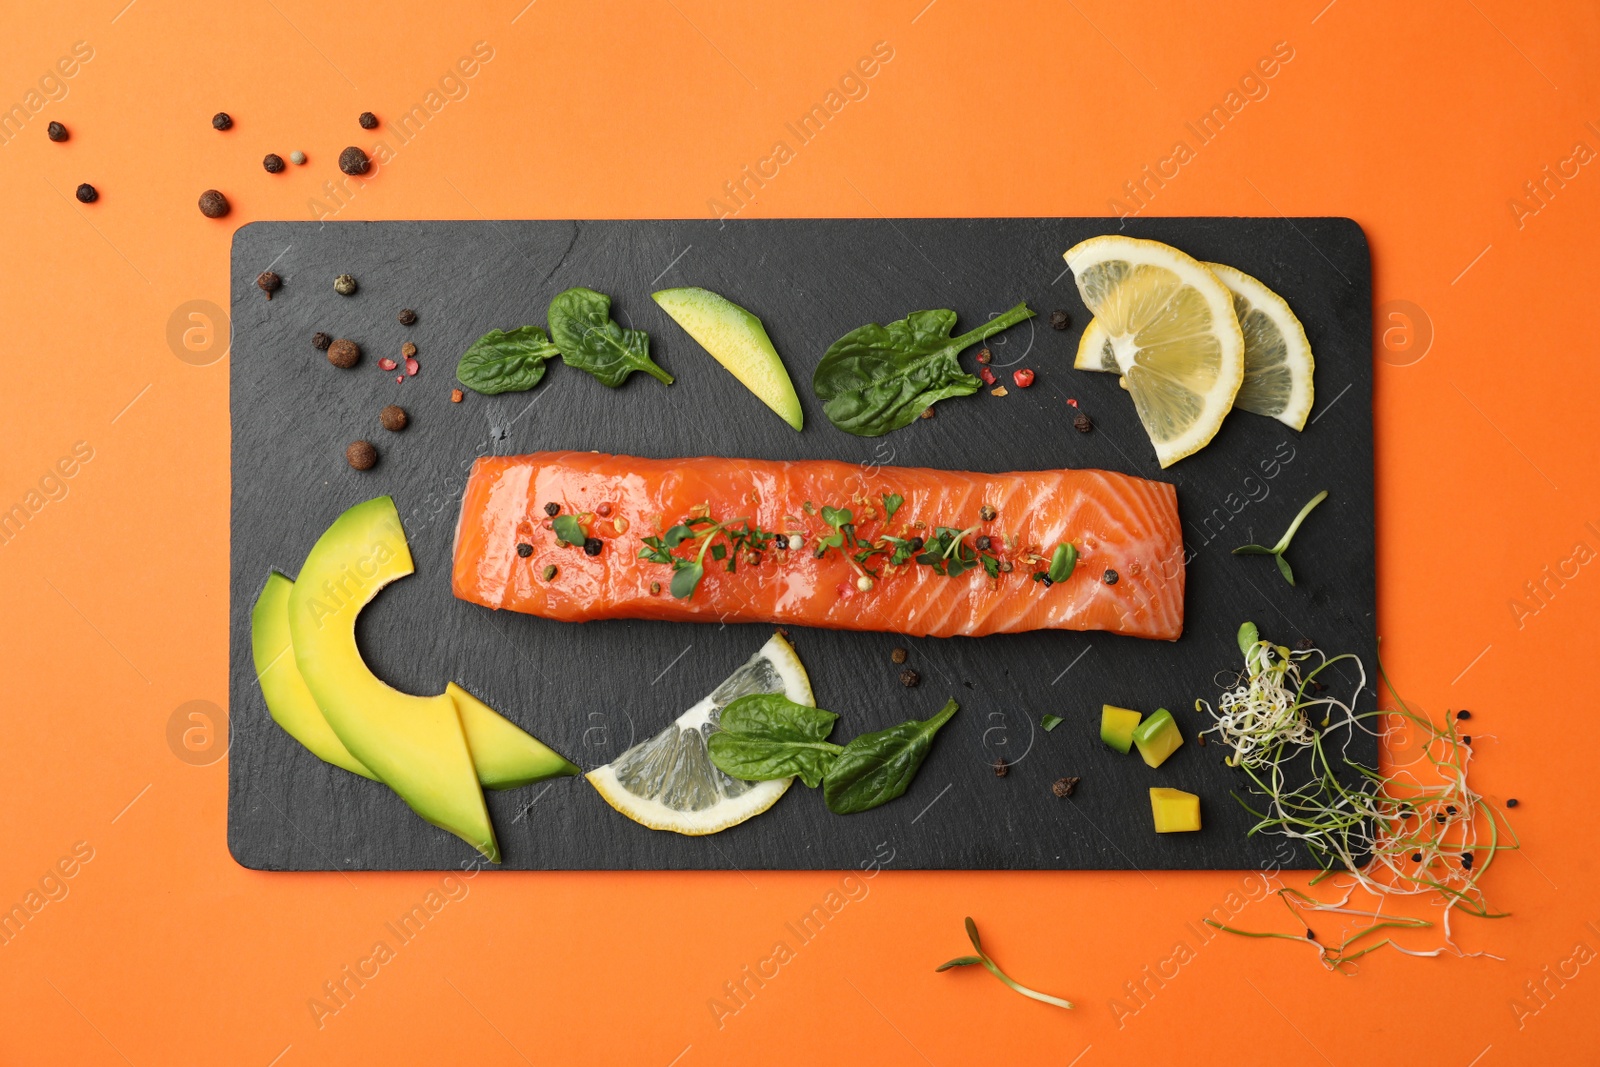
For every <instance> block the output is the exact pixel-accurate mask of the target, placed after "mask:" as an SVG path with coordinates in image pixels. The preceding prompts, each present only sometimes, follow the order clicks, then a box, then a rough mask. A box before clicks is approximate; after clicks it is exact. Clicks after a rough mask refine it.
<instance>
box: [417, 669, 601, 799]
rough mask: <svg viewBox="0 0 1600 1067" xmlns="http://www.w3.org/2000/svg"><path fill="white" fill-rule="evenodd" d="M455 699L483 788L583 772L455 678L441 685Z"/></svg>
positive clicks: (501, 787)
mask: <svg viewBox="0 0 1600 1067" xmlns="http://www.w3.org/2000/svg"><path fill="white" fill-rule="evenodd" d="M444 693H445V696H447V697H449V698H450V699H451V700H453V701H455V705H456V711H457V713H459V714H460V716H461V728H462V730H464V731H465V732H466V735H467V748H469V749H471V751H472V766H473V769H474V770H476V771H477V772H478V781H479V782H480V783H481V784H482V785H483V786H484V788H486V789H515V788H517V787H518V786H521V785H528V784H529V783H531V782H542V781H543V780H544V779H546V778H560V777H562V776H564V775H572V774H582V773H583V771H582V770H580V769H579V768H578V766H577V765H576V764H574V763H573V762H572V761H571V760H569V759H567V758H566V757H565V756H563V755H561V754H560V753H559V752H557V751H556V750H555V749H553V748H551V747H550V746H548V745H546V744H545V743H544V742H542V741H540V740H539V739H538V738H536V737H534V736H533V735H532V734H530V733H528V732H527V731H526V730H524V729H522V727H520V726H518V725H517V724H516V723H514V722H512V721H511V720H510V719H507V718H506V717H505V716H504V715H501V714H500V713H499V712H498V711H495V710H494V709H493V708H491V707H490V706H489V705H487V704H485V703H484V702H483V701H481V700H479V699H478V698H477V697H475V696H473V695H472V694H471V693H469V692H467V691H466V690H465V689H463V688H461V687H460V686H459V685H457V684H456V683H454V682H450V683H449V684H447V685H446V686H445V687H444Z"/></svg>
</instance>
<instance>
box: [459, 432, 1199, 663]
mask: <svg viewBox="0 0 1600 1067" xmlns="http://www.w3.org/2000/svg"><path fill="white" fill-rule="evenodd" d="M885 493H890V494H899V495H900V496H902V497H904V498H905V502H904V503H903V504H902V505H901V506H900V508H899V510H898V511H896V512H895V514H894V516H893V519H892V521H891V522H890V523H889V524H888V526H887V527H886V526H885V524H884V521H883V517H884V504H883V500H882V497H883V494H885ZM548 504H559V505H560V508H561V513H562V514H566V515H572V516H574V517H575V518H577V519H578V520H579V521H580V522H582V523H583V525H584V528H585V529H586V530H587V532H588V534H589V536H590V537H598V538H599V539H600V540H601V541H602V542H603V546H602V548H601V551H600V553H599V554H598V555H595V556H590V555H587V554H586V553H585V552H584V550H583V549H582V548H581V547H576V546H572V545H564V544H561V543H560V542H559V541H558V540H557V538H556V534H555V533H554V532H553V528H552V527H553V524H552V522H551V520H550V518H549V516H548V514H547V510H546V506H547V505H548ZM808 504H809V505H810V506H809V507H808ZM824 505H829V506H832V507H835V508H846V507H848V508H850V509H851V510H852V512H853V513H854V516H855V523H854V525H855V531H856V534H857V536H858V537H860V538H862V539H863V540H866V541H870V540H872V539H874V538H876V537H878V536H880V535H883V534H889V535H893V536H897V537H903V538H911V537H914V536H922V537H924V538H931V537H932V535H933V531H934V528H935V527H937V526H950V527H956V528H959V529H966V528H968V527H973V526H976V527H977V528H978V529H977V530H976V531H974V532H973V533H972V534H970V535H969V536H968V538H967V543H968V544H969V545H971V544H974V543H975V540H976V538H977V537H978V536H980V535H986V536H988V537H989V538H990V540H991V544H992V546H993V547H992V548H991V550H990V551H991V552H992V553H993V554H995V555H998V556H999V557H1000V558H1001V559H1002V560H1005V561H1007V562H1009V563H1010V564H1011V566H1012V569H1011V570H1010V571H1009V572H1003V573H1001V574H999V575H998V577H995V578H991V577H989V576H988V575H987V574H986V573H985V572H984V569H983V568H982V567H981V566H980V567H978V568H976V569H973V570H969V571H966V572H965V573H963V574H960V575H957V576H954V577H951V576H948V575H941V574H936V573H934V571H933V570H932V568H931V567H929V566H927V565H925V564H918V563H915V562H909V563H905V564H902V565H899V566H886V565H885V559H886V557H884V556H881V555H880V556H875V557H873V558H872V559H871V560H869V561H868V562H867V563H866V566H867V567H869V568H871V569H873V570H875V571H877V572H878V575H879V577H878V578H877V579H876V580H875V581H874V582H873V585H872V588H870V589H867V590H862V589H859V588H858V586H857V582H858V579H859V577H860V574H859V572H858V571H857V570H855V569H854V567H853V566H852V565H851V562H850V561H849V560H848V559H846V558H845V556H844V554H843V553H842V552H841V551H840V550H839V549H837V548H835V549H830V550H829V551H828V552H827V553H826V555H825V556H824V557H823V558H821V559H818V558H816V555H815V549H816V546H817V541H818V539H819V538H820V537H825V536H827V535H829V534H830V533H832V530H831V528H830V527H829V526H828V525H827V524H826V523H825V522H823V520H822V518H821V509H822V507H823V506H824ZM984 505H988V506H990V507H992V508H994V509H995V517H994V519H993V520H992V521H988V522H985V521H983V520H982V518H981V513H982V509H983V507H984ZM696 516H709V517H710V518H712V519H715V520H717V521H729V520H733V519H739V518H745V517H748V518H749V520H750V521H751V523H753V524H754V525H756V526H758V527H759V528H761V529H763V530H768V531H773V532H780V533H785V534H788V533H797V534H800V535H801V536H802V537H803V538H804V543H803V545H802V546H801V547H800V548H798V549H788V550H779V549H777V548H776V547H775V545H776V542H774V546H773V547H769V548H768V549H767V550H766V551H764V552H762V553H760V560H759V562H757V563H754V564H752V563H750V562H749V561H748V557H742V558H741V559H740V560H739V565H738V569H737V571H735V572H733V573H729V572H728V571H727V569H726V568H727V562H726V560H722V561H717V560H714V559H713V557H712V556H711V555H710V554H709V553H708V554H707V555H706V557H705V564H704V565H705V577H704V578H703V579H702V580H701V582H700V585H699V588H698V589H696V590H695V592H694V594H693V596H691V597H689V598H687V599H681V600H680V599H677V598H675V597H674V596H672V594H671V592H670V591H669V590H670V584H671V580H672V567H671V566H670V565H669V564H665V563H659V562H651V561H649V560H645V559H640V558H639V550H640V548H641V547H642V546H643V544H644V542H643V538H645V537H651V536H655V537H659V536H661V535H662V534H663V533H664V532H665V531H666V530H668V529H669V528H671V527H672V526H674V525H676V524H679V523H682V522H684V521H685V520H686V519H689V518H692V517H696ZM702 528H703V527H702ZM714 543H716V542H714ZM1061 543H1070V544H1072V545H1074V546H1076V547H1077V549H1078V552H1079V557H1078V565H1077V569H1076V570H1074V571H1073V573H1072V575H1071V577H1070V578H1068V579H1066V580H1065V581H1062V582H1057V583H1055V584H1053V585H1047V584H1046V583H1044V582H1039V581H1034V580H1032V575H1033V573H1034V572H1035V571H1042V570H1045V569H1047V568H1048V560H1049V556H1050V553H1051V552H1052V550H1053V549H1054V548H1055V546H1056V545H1058V544H1061ZM519 545H528V546H531V549H532V551H531V552H530V553H529V554H528V555H526V556H524V555H521V554H519V552H518V546H519ZM699 547H700V542H698V541H693V542H687V543H685V544H683V545H681V546H679V547H678V548H677V549H675V550H674V554H675V555H678V556H689V555H692V554H693V553H694V552H696V551H697V550H698V549H699ZM552 565H553V566H554V567H555V568H556V574H555V576H554V577H553V578H552V579H550V580H549V581H546V580H545V578H544V571H545V569H546V568H547V567H549V566H552ZM1111 571H1115V572H1116V573H1115V581H1114V582H1108V581H1107V580H1106V579H1107V578H1109V577H1111V575H1110V573H1109V572H1111ZM652 583H659V586H658V591H656V592H652V591H651V589H652ZM452 585H453V588H454V591H455V594H456V596H458V597H460V598H461V599H462V600H467V601H471V602H472V603H474V604H482V605H483V606H485V607H489V608H497V609H498V608H506V609H510V610H512V611H521V612H526V613H528V614H530V615H539V616H542V617H544V618H547V619H559V620H562V621H565V622H586V621H588V620H590V619H677V620H684V621H697V622H763V623H779V624H782V623H788V624H792V625H796V626H820V627H830V628H834V629H842V630H883V631H892V632H895V633H904V634H910V635H915V636H933V637H951V636H957V635H964V636H968V637H977V636H980V635H983V634H992V633H1015V632H1018V631H1023V630H1042V629H1064V630H1108V631H1111V632H1112V633H1119V634H1129V635H1132V636H1135V637H1148V638H1160V639H1164V640H1168V641H1174V640H1177V638H1178V636H1179V635H1180V634H1181V633H1182V632H1183V585H1184V552H1183V535H1182V531H1181V529H1180V527H1179V524H1178V498H1177V491H1176V490H1175V489H1174V488H1173V487H1172V486H1171V485H1168V484H1166V483H1164V482H1152V481H1146V480H1145V479H1143V478H1133V477H1129V476H1128V475H1124V474H1110V473H1107V472H1105V471H1095V470H1081V471H1079V470H1046V471H1021V472H1016V473H1011V474H973V473H967V472H963V471H941V470H928V469H924V468H915V467H872V466H866V465H857V464H852V463H841V462H835V461H830V460H802V461H796V462H777V461H768V460H750V459H717V458H710V457H700V458H695V459H638V458H635V457H632V456H608V455H602V454H600V453H595V452H539V453H535V454H533V455H527V456H485V457H483V458H481V459H479V460H478V461H477V462H476V463H475V464H474V465H473V468H472V474H471V477H470V478H469V479H468V481H467V488H466V493H465V494H464V496H463V498H462V501H461V518H460V520H459V522H458V523H457V526H456V539H455V566H454V573H453V576H452Z"/></svg>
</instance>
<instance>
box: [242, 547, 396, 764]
mask: <svg viewBox="0 0 1600 1067" xmlns="http://www.w3.org/2000/svg"><path fill="white" fill-rule="evenodd" d="M293 588H294V583H293V582H291V581H290V580H289V579H287V578H285V577H284V576H283V575H281V574H279V573H277V572H276V571H274V572H273V573H271V574H269V575H267V584H266V588H264V589H262V590H261V595H260V596H259V597H257V598H256V606H255V609H254V610H253V611H251V613H250V650H251V652H253V653H254V654H255V661H256V678H257V679H258V680H259V681H260V682H261V695H262V696H263V697H265V698H266V700H267V711H268V712H269V713H270V714H271V715H272V720H273V721H274V722H276V723H277V724H278V725H279V726H281V727H283V728H284V730H285V731H287V732H288V734H289V736H290V737H292V738H294V739H295V740H296V741H298V742H300V743H301V744H302V745H304V746H306V748H308V749H310V750H311V752H312V754H313V755H315V756H317V757H318V758H319V759H322V760H324V761H326V762H328V763H331V764H333V765H334V766H335V767H343V768H344V769H345V770H347V771H350V772H351V773H353V774H359V775H361V776H362V777H363V778H372V779H374V780H376V779H377V777H378V776H377V775H375V774H373V773H372V772H371V771H369V770H368V769H367V767H366V765H365V764H364V763H362V762H361V761H360V760H358V759H356V758H355V757H354V756H352V755H350V750H349V749H347V748H345V747H344V742H343V741H340V740H339V735H338V734H336V733H334V732H333V727H331V726H329V725H328V720H327V719H324V718H323V717H322V709H321V708H319V707H317V702H316V700H314V699H313V698H312V696H311V690H309V689H307V688H306V683H305V679H303V678H301V677H300V669H299V668H298V667H296V666H295V663H294V649H293V648H291V647H290V644H289V592H290V591H291V590H292V589H293Z"/></svg>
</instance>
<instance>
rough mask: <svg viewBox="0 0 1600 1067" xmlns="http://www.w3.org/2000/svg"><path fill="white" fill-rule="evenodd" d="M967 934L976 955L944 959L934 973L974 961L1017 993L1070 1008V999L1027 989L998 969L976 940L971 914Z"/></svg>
mask: <svg viewBox="0 0 1600 1067" xmlns="http://www.w3.org/2000/svg"><path fill="white" fill-rule="evenodd" d="M967 936H968V937H969V938H971V939H972V947H973V950H974V951H976V952H977V955H976V956H957V957H956V958H955V959H953V960H946V961H945V962H944V963H941V964H939V966H937V967H935V968H934V971H935V973H937V972H939V971H948V970H949V969H950V968H952V967H970V966H972V965H973V964H974V963H981V964H983V965H984V966H985V967H987V968H988V969H989V973H990V974H992V975H994V976H995V977H996V978H998V979H1000V981H1002V982H1004V983H1005V984H1006V985H1008V986H1010V987H1011V988H1012V989H1014V990H1016V991H1017V992H1018V993H1021V994H1022V995H1023V996H1025V997H1028V998H1030V999H1033V1000H1037V1001H1040V1002H1041V1003H1044V1004H1054V1005H1055V1006H1056V1007H1058V1008H1068V1009H1070V1008H1071V1007H1072V1002H1071V1001H1069V1000H1062V999H1061V998H1060V997H1052V996H1051V995H1050V994H1048V993H1041V992H1039V991H1038V990H1037V989H1029V988H1028V987H1027V986H1025V985H1023V984H1022V983H1021V982H1018V981H1016V980H1015V979H1013V978H1012V977H1011V976H1010V975H1008V974H1006V972H1004V971H1002V970H1001V969H1000V965H999V964H997V963H995V961H994V960H992V959H990V958H989V954H988V953H987V952H985V951H983V945H982V944H981V943H980V942H979V941H978V924H977V923H975V922H973V921H972V918H971V916H968V917H967Z"/></svg>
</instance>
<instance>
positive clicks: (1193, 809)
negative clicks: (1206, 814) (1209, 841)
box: [1150, 788, 1200, 834]
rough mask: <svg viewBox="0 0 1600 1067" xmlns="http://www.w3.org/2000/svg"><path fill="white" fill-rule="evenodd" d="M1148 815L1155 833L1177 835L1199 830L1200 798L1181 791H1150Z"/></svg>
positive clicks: (1157, 789)
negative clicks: (1150, 817)
mask: <svg viewBox="0 0 1600 1067" xmlns="http://www.w3.org/2000/svg"><path fill="white" fill-rule="evenodd" d="M1150 814H1151V815H1153V816H1154V817H1155V821H1156V833H1158V834H1178V833H1184V832H1186V831H1190V830H1198V829H1200V798H1199V797H1197V796H1195V795H1194V794H1193V793H1185V792H1184V791H1183V790H1181V789H1160V788H1156V789H1151V790H1150Z"/></svg>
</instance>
